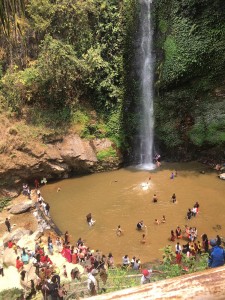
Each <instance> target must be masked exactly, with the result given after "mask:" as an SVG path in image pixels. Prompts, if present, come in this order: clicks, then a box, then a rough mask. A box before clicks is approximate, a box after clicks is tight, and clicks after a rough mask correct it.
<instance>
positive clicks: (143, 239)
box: [141, 234, 146, 244]
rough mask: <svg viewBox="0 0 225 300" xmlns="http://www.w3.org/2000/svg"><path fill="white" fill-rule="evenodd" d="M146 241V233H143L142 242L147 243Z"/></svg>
mask: <svg viewBox="0 0 225 300" xmlns="http://www.w3.org/2000/svg"><path fill="white" fill-rule="evenodd" d="M145 243H146V239H145V234H142V240H141V244H145Z"/></svg>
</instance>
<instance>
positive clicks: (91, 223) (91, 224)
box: [86, 213, 95, 226]
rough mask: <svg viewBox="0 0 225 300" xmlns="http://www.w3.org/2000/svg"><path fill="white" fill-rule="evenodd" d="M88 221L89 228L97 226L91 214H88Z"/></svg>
mask: <svg viewBox="0 0 225 300" xmlns="http://www.w3.org/2000/svg"><path fill="white" fill-rule="evenodd" d="M86 219H87V222H88V225H89V226H93V225H94V224H95V221H94V220H93V219H92V215H91V213H89V214H87V216H86Z"/></svg>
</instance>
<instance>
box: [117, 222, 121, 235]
mask: <svg viewBox="0 0 225 300" xmlns="http://www.w3.org/2000/svg"><path fill="white" fill-rule="evenodd" d="M121 234H122V229H121V227H120V225H118V227H117V229H116V235H117V236H121Z"/></svg>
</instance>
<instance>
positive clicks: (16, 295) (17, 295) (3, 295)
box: [0, 288, 23, 300]
mask: <svg viewBox="0 0 225 300" xmlns="http://www.w3.org/2000/svg"><path fill="white" fill-rule="evenodd" d="M9 299H11V300H22V299H23V290H20V289H18V288H13V289H9V290H3V291H2V292H0V300H9Z"/></svg>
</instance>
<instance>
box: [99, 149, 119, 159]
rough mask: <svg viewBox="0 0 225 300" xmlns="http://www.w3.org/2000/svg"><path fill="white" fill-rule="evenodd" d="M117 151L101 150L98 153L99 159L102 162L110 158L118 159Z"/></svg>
mask: <svg viewBox="0 0 225 300" xmlns="http://www.w3.org/2000/svg"><path fill="white" fill-rule="evenodd" d="M116 156H117V154H116V150H115V149H113V148H112V147H110V148H108V149H105V150H101V151H99V152H98V153H97V159H98V160H100V161H102V160H108V159H109V158H113V157H116Z"/></svg>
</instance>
